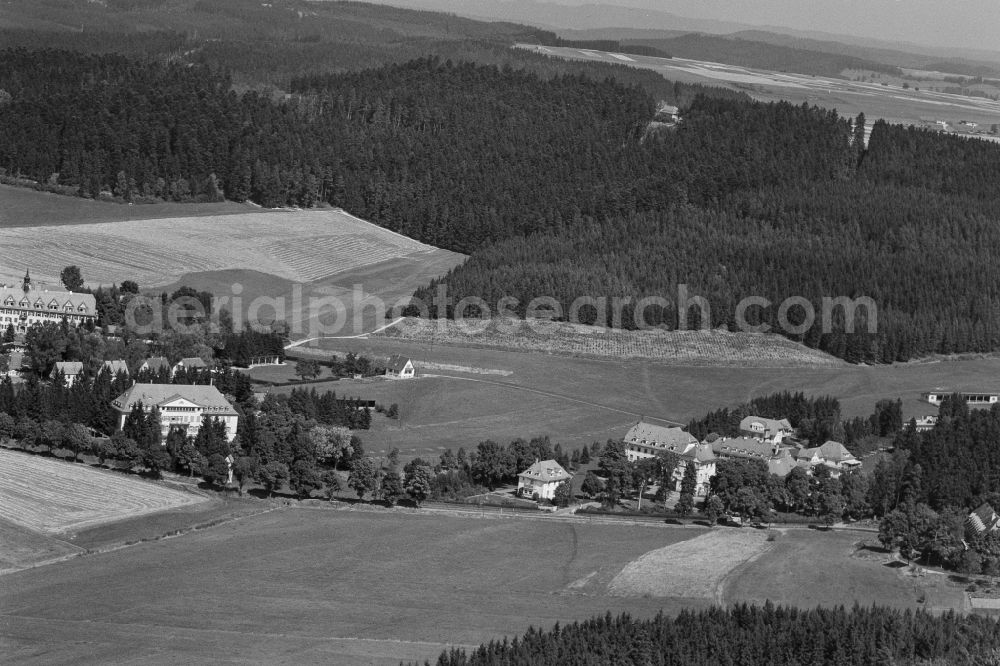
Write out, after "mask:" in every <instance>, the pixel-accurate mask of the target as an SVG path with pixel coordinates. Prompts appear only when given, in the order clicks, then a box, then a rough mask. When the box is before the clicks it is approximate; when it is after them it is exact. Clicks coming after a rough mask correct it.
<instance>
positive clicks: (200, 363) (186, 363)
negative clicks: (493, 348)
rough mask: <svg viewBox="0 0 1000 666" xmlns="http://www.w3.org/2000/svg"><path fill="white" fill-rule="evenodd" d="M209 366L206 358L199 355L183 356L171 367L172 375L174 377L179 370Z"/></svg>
mask: <svg viewBox="0 0 1000 666" xmlns="http://www.w3.org/2000/svg"><path fill="white" fill-rule="evenodd" d="M207 367H208V364H207V363H205V360H204V359H202V358H199V357H197V356H192V357H189V358H182V359H181V360H179V361H177V363H175V364H174V367H173V368H171V369H170V376H171V377H173V376H174V375H176V374H177V373H178V372H186V371H187V370H204V369H205V368H207Z"/></svg>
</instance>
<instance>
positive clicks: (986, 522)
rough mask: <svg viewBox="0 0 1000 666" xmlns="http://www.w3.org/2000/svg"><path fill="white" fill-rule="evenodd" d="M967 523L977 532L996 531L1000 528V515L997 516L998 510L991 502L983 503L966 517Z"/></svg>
mask: <svg viewBox="0 0 1000 666" xmlns="http://www.w3.org/2000/svg"><path fill="white" fill-rule="evenodd" d="M965 524H966V525H968V527H969V529H971V530H972V531H974V532H976V533H977V534H984V533H986V532H995V531H996V530H997V529H1000V516H997V512H996V511H994V510H993V507H992V506H991V505H990V504H988V503H986V504H981V505H980V506H979V508H977V509H976V510H975V511H973V512H972V513H970V514H969V517H968V518H966V519H965Z"/></svg>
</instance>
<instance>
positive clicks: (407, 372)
mask: <svg viewBox="0 0 1000 666" xmlns="http://www.w3.org/2000/svg"><path fill="white" fill-rule="evenodd" d="M413 375H414V368H413V361H412V360H410V359H408V358H406V357H405V356H400V355H399V354H393V355H392V356H390V357H389V361H388V363H386V366H385V376H386V377H392V378H393V379H412V378H413Z"/></svg>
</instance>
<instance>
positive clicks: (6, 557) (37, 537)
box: [0, 519, 83, 573]
mask: <svg viewBox="0 0 1000 666" xmlns="http://www.w3.org/2000/svg"><path fill="white" fill-rule="evenodd" d="M80 552H83V549H82V548H79V547H78V546H75V545H73V544H69V543H67V542H65V541H62V540H60V539H56V538H53V537H50V536H45V535H43V534H39V533H38V532H32V531H31V530H29V529H27V528H25V527H22V526H20V525H16V524H14V523H12V522H9V521H6V520H2V519H0V573H3V572H5V571H9V570H13V569H21V568H23V567H28V566H32V565H35V564H38V563H40V562H46V561H49V560H55V559H58V558H60V557H69V556H72V555H76V554H77V553H80Z"/></svg>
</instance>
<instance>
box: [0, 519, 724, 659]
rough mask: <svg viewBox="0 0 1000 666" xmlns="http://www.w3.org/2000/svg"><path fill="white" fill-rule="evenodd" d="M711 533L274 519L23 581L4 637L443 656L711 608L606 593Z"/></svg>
mask: <svg viewBox="0 0 1000 666" xmlns="http://www.w3.org/2000/svg"><path fill="white" fill-rule="evenodd" d="M700 533H702V530H700V529H688V528H676V527H675V528H671V527H657V528H650V527H636V526H616V525H589V524H585V523H571V522H557V521H546V520H526V519H521V520H514V519H483V518H477V517H452V516H442V515H413V514H404V513H400V512H393V513H390V512H382V513H377V512H367V511H365V512H362V511H346V510H343V511H335V510H328V509H299V510H289V511H273V512H270V513H267V514H262V515H258V516H254V517H250V518H246V519H243V520H237V521H233V522H229V523H226V524H224V525H219V526H217V527H214V528H211V529H206V530H199V531H196V532H192V533H189V534H185V535H183V536H180V537H176V538H172V539H165V540H161V541H156V542H150V543H143V544H138V545H136V546H133V547H130V548H125V549H119V550H115V551H111V552H107V553H101V554H96V555H90V556H87V557H80V558H73V559H71V560H66V561H63V562H59V563H56V564H52V565H49V566H46V567H44V568H39V569H32V570H25V571H20V572H17V573H12V574H8V575H6V576H4V577H3V578H2V586H0V609H2V610H0V636H2V637H3V639H4V641H5V642H6V647H5V650H4V652H5V655H6V658H8V659H10V660H12V661H15V662H18V663H46V664H53V663H70V662H72V663H96V662H100V663H107V662H111V661H113V662H117V663H120V662H123V661H143V662H149V661H152V662H159V663H166V662H171V663H178V662H193V661H202V662H205V661H216V662H218V661H228V660H233V659H235V660H238V661H242V662H258V663H261V662H271V663H273V662H276V661H280V662H283V663H327V664H330V663H334V664H358V663H379V664H382V663H385V664H397V663H399V661H400V660H401V659H421V660H422V659H431V660H433V659H434V658H435V657H436V656H437V655H438V654H439V653H440V651H441V650H442V649H444V648H445V647H446V646H447V645H450V644H460V645H475V644H478V643H480V642H482V641H484V640H489V639H491V638H497V637H501V636H504V635H514V634H519V633H522V632H523V631H525V630H527V628H528V627H529V626H545V627H548V626H551V625H553V624H555V623H556V622H566V621H571V620H574V619H584V618H587V617H590V616H592V615H595V614H599V613H600V614H602V613H604V612H606V611H608V610H610V611H613V612H618V611H629V612H631V613H634V614H637V615H643V616H647V615H651V614H654V613H656V612H657V611H659V610H661V609H663V610H666V611H668V612H675V611H677V610H679V609H680V608H681V607H683V606H685V605H689V604H694V605H703V604H704V603H706V602H704V601H702V600H681V599H654V598H651V597H650V598H647V597H637V598H622V597H614V596H610V595H608V594H607V593H606V587H607V583H608V582H609V581H610V580H611V579H612V578H613V577H614V576H615V574H616V573H617V572H618V571H619V570H620V569H621V568H622V567H624V566H625V565H626V564H628V563H629V562H630V561H632V560H634V559H636V558H638V557H640V556H641V555H642V554H643V553H645V552H647V551H650V550H654V549H658V548H662V547H664V546H666V545H669V544H671V543H676V542H678V541H683V540H685V539H689V538H692V537H695V536H697V535H698V534H700Z"/></svg>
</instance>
